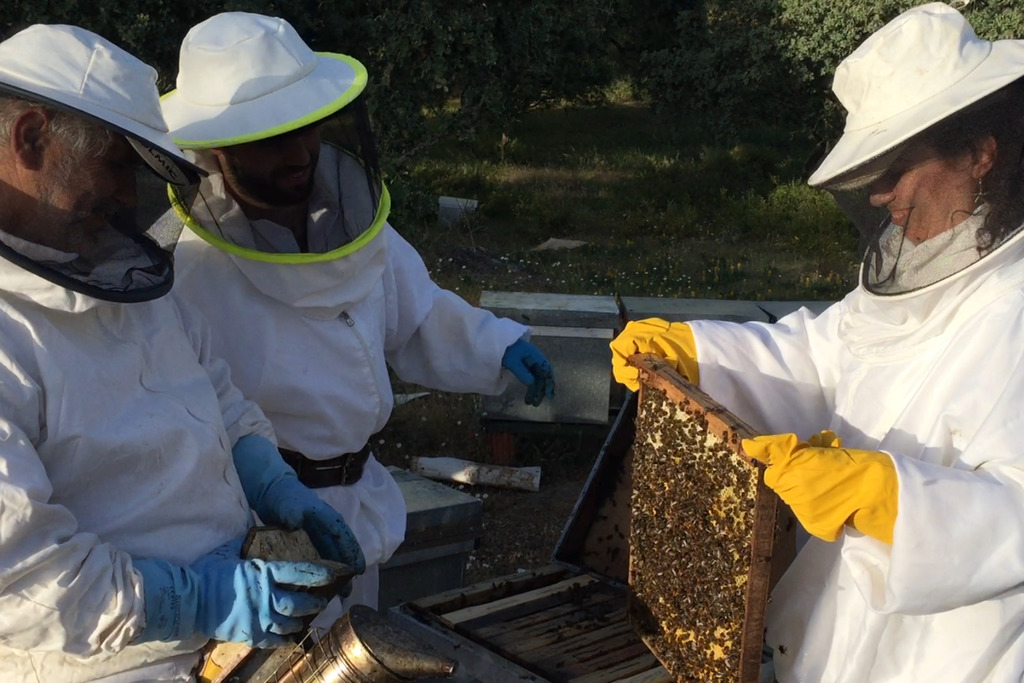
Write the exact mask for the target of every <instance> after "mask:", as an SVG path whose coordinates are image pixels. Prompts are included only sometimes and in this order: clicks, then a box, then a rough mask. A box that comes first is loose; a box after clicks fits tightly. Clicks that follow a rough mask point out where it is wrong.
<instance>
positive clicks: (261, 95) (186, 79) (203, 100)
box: [161, 12, 366, 149]
mask: <svg viewBox="0 0 1024 683" xmlns="http://www.w3.org/2000/svg"><path fill="white" fill-rule="evenodd" d="M365 87H366V69H365V67H363V65H362V64H361V63H360V62H359V61H358V60H356V59H354V58H352V57H349V56H347V55H343V54H337V53H332V52H313V50H311V49H310V48H309V46H307V45H306V43H305V42H303V40H302V38H300V37H299V34H298V33H296V31H295V29H294V28H293V27H292V25H291V24H289V23H288V22H287V21H285V20H284V19H280V18H275V17H267V16H263V15H259V14H251V13H248V12H224V13H221V14H217V15H215V16H213V17H210V18H209V19H207V20H206V21H203V22H201V23H199V24H197V25H196V26H194V27H192V29H191V30H190V31H189V32H188V34H187V35H186V36H185V40H184V41H183V42H182V45H181V53H180V57H179V65H178V77H177V88H176V89H175V90H172V91H171V92H169V93H167V94H166V95H164V97H163V99H162V102H161V104H162V107H163V111H164V117H165V118H166V119H167V123H168V126H169V127H170V130H171V135H172V136H173V138H174V139H175V141H176V142H177V143H178V144H179V145H180V146H181V147H183V148H186V149H209V148H213V147H228V146H231V145H238V144H242V143H246V142H253V141H255V140H262V139H265V138H269V137H273V136H275V135H280V134H282V133H287V132H290V131H292V130H296V129H298V128H302V127H303V126H306V125H308V124H310V123H315V122H317V121H320V120H322V119H324V118H325V117H327V116H330V115H331V114H333V113H334V112H336V111H338V110H340V109H342V108H343V107H345V106H346V105H347V104H349V103H351V102H352V101H353V100H355V99H356V97H357V96H358V95H359V94H360V93H361V92H362V91H363V89H364V88H365Z"/></svg>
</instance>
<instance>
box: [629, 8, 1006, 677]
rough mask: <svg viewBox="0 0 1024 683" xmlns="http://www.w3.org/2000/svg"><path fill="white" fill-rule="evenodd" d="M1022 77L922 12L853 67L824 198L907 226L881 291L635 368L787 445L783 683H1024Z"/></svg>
mask: <svg viewBox="0 0 1024 683" xmlns="http://www.w3.org/2000/svg"><path fill="white" fill-rule="evenodd" d="M1021 76H1024V41H1016V40H1001V41H996V42H989V41H986V40H982V39H980V38H978V37H977V36H976V35H975V32H974V30H973V29H972V28H971V26H970V25H969V24H968V22H967V21H966V20H965V19H964V17H963V16H962V15H961V14H960V13H959V12H957V11H956V10H955V9H953V8H951V7H949V6H947V5H944V4H940V3H933V4H928V5H924V6H920V7H916V8H914V9H911V10H908V11H906V12H904V13H903V14H901V15H900V16H898V17H897V18H896V19H894V20H892V21H891V22H889V23H888V24H886V25H885V26H884V27H883V28H882V29H880V30H879V31H878V32H877V33H875V34H873V35H872V36H870V37H869V38H868V39H867V40H866V41H865V42H864V43H863V44H862V45H861V46H860V47H858V48H857V49H856V50H855V51H854V52H853V53H852V54H851V55H850V56H849V57H847V58H846V59H845V60H844V61H843V62H842V63H841V64H840V65H839V67H838V69H837V71H836V74H835V80H834V85H833V88H834V90H835V93H836V95H837V96H838V98H839V101H840V102H842V104H843V106H844V107H845V108H846V110H847V118H846V127H845V131H844V133H843V135H842V137H841V138H840V139H839V141H838V142H837V143H836V144H835V146H834V147H833V148H832V151H831V152H830V153H829V154H828V156H827V157H826V158H825V159H824V161H823V162H822V163H821V165H820V166H819V167H818V169H817V170H816V171H815V172H814V173H813V174H812V175H811V177H810V180H809V182H810V184H811V185H812V186H814V187H821V188H826V189H829V190H832V191H834V192H853V193H860V195H861V198H862V200H863V201H866V202H870V204H871V205H872V206H874V207H877V208H878V209H880V210H882V211H884V214H885V219H884V220H883V222H882V224H881V225H880V226H879V227H878V228H877V229H876V230H874V231H873V232H872V233H871V234H868V235H867V238H868V243H869V247H868V249H867V251H866V254H865V259H864V262H863V265H862V267H861V270H860V282H859V285H858V287H857V288H856V289H855V290H854V291H852V292H851V293H850V294H849V295H847V296H846V297H845V298H844V299H843V300H842V301H840V302H839V303H837V304H835V305H833V306H831V307H830V308H828V309H827V310H826V311H824V312H823V313H821V315H819V316H818V317H816V318H815V317H813V316H812V315H811V314H810V313H809V312H808V311H807V310H806V309H802V310H800V311H797V312H795V313H793V314H791V315H789V316H787V317H785V318H783V319H781V320H779V321H778V322H777V323H775V324H761V323H744V324H736V323H733V324H730V323H725V322H704V321H700V322H692V323H689V324H668V323H666V322H664V321H660V320H642V321H638V322H634V323H631V324H629V325H627V327H626V328H625V329H624V331H623V332H622V334H621V335H620V336H619V337H618V338H617V339H615V340H614V341H613V342H612V344H611V346H612V352H613V366H614V372H615V376H616V378H617V379H618V380H619V381H620V382H623V383H624V384H626V385H627V386H628V387H630V388H633V389H636V388H637V375H636V372H635V370H634V369H632V368H631V367H630V366H629V365H628V363H627V359H628V358H629V356H631V355H632V354H634V353H636V352H648V353H655V354H658V355H661V356H663V357H665V358H667V359H669V361H670V362H671V363H673V364H674V365H675V366H676V367H677V368H678V369H679V371H680V372H681V373H683V374H685V375H686V376H687V377H688V378H689V379H690V380H692V381H694V382H699V386H700V387H701V389H703V390H704V391H706V392H707V393H709V394H710V395H711V396H713V397H715V398H716V399H717V400H719V401H721V402H722V403H723V404H724V405H726V406H727V407H729V408H730V410H732V411H734V412H735V413H736V414H737V415H738V416H739V417H741V418H742V419H744V420H747V421H748V422H749V423H750V424H751V425H752V426H753V427H754V428H755V429H757V430H758V431H760V432H761V433H762V434H766V436H760V437H757V438H755V439H752V440H749V441H744V443H743V447H744V449H745V450H746V452H747V453H748V454H749V455H751V456H753V457H754V458H756V459H757V460H759V461H760V462H762V463H764V464H765V465H766V466H767V467H766V469H765V471H764V479H765V482H766V483H767V484H768V485H769V486H770V487H772V488H773V489H774V490H775V491H776V492H777V493H778V494H779V496H780V497H781V498H782V500H784V501H785V502H786V503H788V504H789V505H790V507H791V508H792V510H793V512H794V513H795V514H796V516H797V517H798V519H799V520H800V522H801V523H802V524H803V526H804V527H805V528H806V529H807V531H809V532H810V534H812V537H811V538H810V540H809V541H808V542H807V544H806V545H805V546H804V547H803V549H802V550H801V551H800V552H799V554H798V555H797V557H796V560H795V561H794V563H793V564H792V565H791V567H790V569H789V570H788V572H787V573H786V574H785V575H784V576H783V578H782V579H781V581H780V583H779V584H778V586H777V587H776V588H775V590H774V593H773V595H772V600H771V603H770V604H769V605H768V614H767V644H768V645H769V646H771V647H772V648H773V649H774V663H775V670H776V675H777V678H778V680H779V681H781V682H782V683H789V682H797V681H799V682H811V681H813V682H814V683H830V682H838V681H844V682H849V683H866V682H873V681H900V682H901V683H904V682H910V681H922V682H924V681H927V682H929V683H937V682H943V681H948V682H950V683H954V682H955V683H968V682H971V683H980V682H982V681H985V682H989V683H997V682H998V683H1011V682H1013V683H1019V682H1020V681H1021V680H1024V231H1022V230H1021V223H1022V221H1024V185H1022V181H1024V169H1022V160H1024V155H1022V152H1024V125H1022V123H1024V86H1022V82H1021V80H1020V79H1021ZM822 430H827V431H824V432H822Z"/></svg>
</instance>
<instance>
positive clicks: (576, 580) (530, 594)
mask: <svg viewBox="0 0 1024 683" xmlns="http://www.w3.org/2000/svg"><path fill="white" fill-rule="evenodd" d="M597 581H598V579H597V578H596V577H593V576H589V575H586V574H584V575H580V576H573V577H570V578H568V579H562V580H561V581H558V582H556V583H553V584H550V585H545V586H542V587H540V588H535V589H533V590H529V591H526V592H525V593H517V594H515V595H510V596H508V597H506V598H501V599H500V600H494V601H492V602H487V603H484V604H477V605H472V606H469V607H465V608H462V609H456V610H453V611H451V612H445V613H443V614H441V615H439V616H440V617H441V619H442V620H444V621H445V622H447V623H449V624H451V625H453V626H454V625H455V624H460V623H462V622H464V621H469V620H471V619H476V618H477V617H481V616H483V615H485V614H491V613H493V612H497V611H500V610H503V609H509V608H511V607H515V606H518V605H521V604H523V603H527V602H531V601H533V600H537V599H539V598H543V597H546V596H549V595H555V594H557V593H562V592H568V591H571V590H574V589H577V588H581V587H583V586H587V585H589V584H592V583H595V582H597Z"/></svg>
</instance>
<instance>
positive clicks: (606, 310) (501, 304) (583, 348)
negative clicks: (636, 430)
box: [480, 291, 622, 429]
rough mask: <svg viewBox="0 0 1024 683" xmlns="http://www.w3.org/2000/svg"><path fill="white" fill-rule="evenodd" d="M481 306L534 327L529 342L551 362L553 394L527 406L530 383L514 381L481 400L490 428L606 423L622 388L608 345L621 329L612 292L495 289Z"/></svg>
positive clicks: (616, 406)
mask: <svg viewBox="0 0 1024 683" xmlns="http://www.w3.org/2000/svg"><path fill="white" fill-rule="evenodd" d="M480 307H481V308H484V309H487V310H489V311H491V312H492V313H494V314H495V315H497V316H499V317H503V318H510V319H512V320H515V321H516V322H519V323H522V324H524V325H527V326H529V327H530V329H531V331H532V334H531V337H530V341H531V342H532V343H533V344H535V345H536V346H537V347H538V348H539V349H540V350H541V351H542V352H543V353H544V355H545V356H546V357H547V359H548V360H549V361H550V363H551V366H552V368H553V370H554V373H555V397H554V399H553V400H551V401H544V402H543V403H542V404H541V405H540V406H536V407H535V406H530V405H527V404H526V403H525V402H524V401H523V398H524V396H525V393H526V387H525V386H524V385H523V384H521V383H520V382H512V383H511V384H510V385H509V388H508V389H507V390H506V391H505V392H504V393H503V394H501V395H500V396H488V397H484V398H483V400H482V405H481V409H482V413H481V418H482V420H483V421H484V423H485V425H486V426H488V428H490V429H501V428H508V429H515V428H516V427H517V425H516V423H526V422H529V423H547V424H550V425H567V424H592V425H593V424H596V425H604V426H605V427H607V425H608V424H609V423H610V421H611V414H612V412H613V408H618V406H619V405H620V404H621V392H620V391H618V390H617V385H616V386H613V384H614V383H613V382H612V378H611V366H610V365H609V362H610V361H609V358H610V355H609V353H610V352H609V350H608V343H609V342H610V341H611V340H612V339H613V338H614V336H615V335H616V334H618V332H619V331H620V330H621V329H622V319H621V316H620V315H619V308H618V306H617V304H616V303H615V299H614V298H613V297H611V296H587V295H576V294H540V293H531V292H493V291H485V292H482V293H481V294H480Z"/></svg>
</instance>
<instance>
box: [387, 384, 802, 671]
mask: <svg viewBox="0 0 1024 683" xmlns="http://www.w3.org/2000/svg"><path fill="white" fill-rule="evenodd" d="M666 367H667V366H666ZM667 372H668V373H672V371H671V370H668V371H667ZM672 374H673V375H674V373H672ZM675 378H676V379H678V375H675ZM645 381H647V379H646V377H645ZM641 394H642V395H647V396H653V392H648V391H647V390H646V388H645V389H644V390H643V391H642V392H641ZM637 405H638V396H637V395H635V394H630V395H629V396H628V398H627V400H626V402H625V404H624V406H623V408H622V410H620V411H619V414H618V415H617V417H616V419H615V421H614V423H613V424H612V426H611V428H610V430H609V433H608V437H607V439H606V440H605V442H604V445H603V446H602V447H601V450H600V452H599V453H598V454H597V458H596V461H595V463H594V466H593V468H592V469H591V472H590V474H589V476H588V479H587V481H586V483H585V484H584V487H583V490H582V492H581V494H580V496H579V498H578V499H577V501H576V505H575V508H574V509H573V512H572V514H571V515H570V518H569V520H568V521H567V524H566V526H565V529H564V530H563V533H562V536H561V538H560V539H559V541H558V544H557V545H556V548H555V551H554V555H553V558H552V562H551V563H550V564H548V565H546V566H544V567H540V568H536V569H530V570H528V571H521V572H519V573H517V574H514V575H511V576H505V577H499V578H496V579H492V580H489V581H485V582H481V583H478V584H474V585H472V586H468V587H466V588H463V589H458V590H452V591H447V592H445V593H441V594H438V595H434V596H430V597H426V598H422V599H418V600H413V601H410V602H407V603H404V604H401V605H398V606H396V607H394V608H392V610H391V616H392V618H394V619H396V621H397V622H398V623H399V625H401V626H403V627H405V628H408V629H410V630H411V631H413V632H414V633H415V634H416V635H417V636H419V637H421V638H423V639H424V640H426V641H427V642H428V643H430V644H431V645H433V646H434V647H436V648H438V649H439V650H440V651H442V652H443V653H445V654H448V655H449V656H452V657H454V658H456V659H458V661H459V668H458V670H457V672H456V674H455V677H454V678H453V681H455V683H519V682H525V681H530V682H532V683H672V682H673V681H680V680H681V681H687V680H704V679H699V678H693V677H690V676H689V675H688V674H686V673H679V672H678V671H677V670H676V667H677V664H678V663H679V661H680V660H679V659H678V658H673V657H671V656H670V655H669V654H668V650H665V649H664V648H661V647H660V643H659V641H658V637H657V636H658V633H657V631H656V630H655V629H651V628H650V626H649V624H639V625H640V626H643V627H644V628H643V629H638V628H637V627H638V619H637V615H638V614H650V615H653V614H656V613H658V612H657V611H656V610H650V609H649V608H646V607H645V605H646V602H644V601H642V600H641V599H640V596H641V595H643V593H635V591H634V590H633V589H631V587H630V585H629V582H630V580H631V576H630V574H631V571H632V572H633V573H634V574H635V576H634V579H633V580H640V581H641V585H647V586H651V585H652V584H650V583H648V584H643V581H644V579H642V578H641V577H640V575H639V574H636V571H637V569H639V567H641V566H643V559H642V558H643V557H646V556H645V555H644V554H643V553H639V554H638V553H636V552H635V551H634V552H631V549H630V537H631V534H632V532H631V499H632V497H633V493H634V486H635V482H634V467H633V458H634V449H633V443H634V435H635V434H637V435H638V436H640V437H643V431H642V430H643V429H644V425H645V423H644V422H643V421H641V422H637V421H636V420H637ZM638 427H639V429H640V430H641V431H640V432H636V429H637V428H638ZM637 453H638V454H639V456H640V457H644V449H643V448H640V449H638V450H637ZM639 474H641V475H642V474H643V473H642V472H639ZM765 519H767V518H765ZM772 521H774V519H773V520H772ZM773 531H774V529H768V530H767V531H765V532H764V533H767V534H768V535H769V536H771V535H772V533H773ZM776 548H778V544H776ZM760 552H767V553H768V554H769V555H770V554H771V552H772V551H771V549H768V550H762V551H760ZM784 554H785V553H784ZM788 560H789V557H785V558H780V562H779V564H780V566H782V565H784V564H786V563H788ZM638 562H639V564H638ZM761 564H763V563H758V566H760V565H761ZM631 565H632V567H631ZM647 566H651V565H650V563H649V562H648V564H647ZM685 590H686V584H683V586H682V592H684V593H685ZM741 601H742V600H741ZM763 607H764V605H763V603H762V604H760V610H754V612H753V614H754V615H755V616H754V617H752V618H756V615H757V614H759V615H760V618H761V620H762V623H763ZM645 610H646V611H645ZM738 618H739V619H740V620H741V622H742V620H743V619H744V618H745V615H740V616H739V617H738ZM741 627H742V623H741ZM645 641H646V642H645ZM751 646H752V645H751ZM757 653H758V662H759V661H760V644H758V646H757ZM662 661H664V662H666V663H667V664H668V666H669V667H673V668H672V673H670V669H669V668H668V667H666V666H665V665H663V663H662ZM723 671H727V669H723ZM715 675H717V676H718V678H714V677H712V678H708V679H707V680H712V681H713V680H730V681H741V680H742V681H743V682H744V683H745V682H746V680H747V679H740V678H738V677H733V678H729V677H727V676H726V677H723V675H722V674H718V673H716V674H715ZM753 680H756V679H753Z"/></svg>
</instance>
